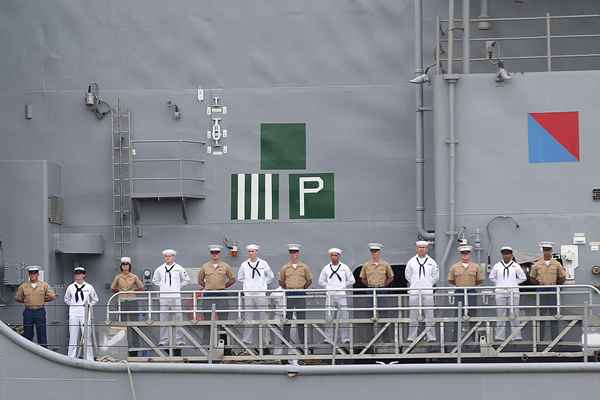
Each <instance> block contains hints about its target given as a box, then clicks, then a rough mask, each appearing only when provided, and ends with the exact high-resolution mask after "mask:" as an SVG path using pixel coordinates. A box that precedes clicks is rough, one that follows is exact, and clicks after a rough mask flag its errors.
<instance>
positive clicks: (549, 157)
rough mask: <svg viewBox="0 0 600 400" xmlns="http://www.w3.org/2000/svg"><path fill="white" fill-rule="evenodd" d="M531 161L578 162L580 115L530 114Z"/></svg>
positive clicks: (557, 113)
mask: <svg viewBox="0 0 600 400" xmlns="http://www.w3.org/2000/svg"><path fill="white" fill-rule="evenodd" d="M527 128H528V129H527V132H528V139H529V162H530V163H552V162H577V161H579V112H577V111H568V112H544V113H529V114H528V115H527Z"/></svg>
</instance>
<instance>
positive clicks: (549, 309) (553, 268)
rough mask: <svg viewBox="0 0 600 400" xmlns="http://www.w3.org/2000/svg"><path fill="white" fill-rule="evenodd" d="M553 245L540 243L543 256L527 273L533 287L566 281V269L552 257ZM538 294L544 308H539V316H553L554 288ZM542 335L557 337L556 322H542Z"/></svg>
mask: <svg viewBox="0 0 600 400" xmlns="http://www.w3.org/2000/svg"><path fill="white" fill-rule="evenodd" d="M553 245H554V243H552V242H541V243H540V248H541V249H542V253H543V256H542V258H540V259H539V260H537V261H536V262H535V264H533V266H532V267H531V270H530V271H529V280H530V281H531V283H532V284H534V285H544V286H545V285H562V284H563V283H565V280H566V279H567V271H566V269H565V268H564V267H563V266H562V265H561V264H560V263H559V262H558V261H557V260H556V259H554V258H553V257H552V248H553ZM537 291H538V292H540V305H541V306H546V307H544V308H540V315H550V316H554V315H556V314H557V310H556V303H557V301H556V298H557V294H556V288H553V287H551V288H538V289H537ZM548 322H550V331H549V332H548ZM541 328H542V335H543V337H544V338H546V337H547V334H548V333H550V335H551V336H550V340H553V339H554V338H555V337H556V336H558V321H557V320H554V321H542V323H541Z"/></svg>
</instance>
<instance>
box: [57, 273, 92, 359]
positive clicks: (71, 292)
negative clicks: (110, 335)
mask: <svg viewBox="0 0 600 400" xmlns="http://www.w3.org/2000/svg"><path fill="white" fill-rule="evenodd" d="M73 273H74V275H75V282H73V283H71V284H70V285H69V286H68V287H67V290H66V291H65V304H66V305H68V306H69V351H68V355H69V357H73V358H76V357H77V347H78V343H79V335H80V334H81V336H82V337H83V357H84V358H85V359H86V360H90V361H93V360H94V352H93V347H92V329H93V326H92V323H91V322H92V309H91V306H93V305H95V304H96V303H98V295H97V294H96V291H95V290H94V287H93V286H92V285H90V284H89V283H87V282H86V281H85V268H84V267H76V268H75V269H74V270H73ZM88 305H89V306H88Z"/></svg>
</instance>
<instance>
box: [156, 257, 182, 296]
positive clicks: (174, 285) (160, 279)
mask: <svg viewBox="0 0 600 400" xmlns="http://www.w3.org/2000/svg"><path fill="white" fill-rule="evenodd" d="M152 283H153V284H155V285H156V286H158V287H159V288H160V291H161V292H170V293H161V295H160V297H175V298H178V297H180V294H179V292H180V291H181V288H182V287H183V286H185V285H187V284H188V283H190V277H189V276H188V273H187V271H186V270H185V269H184V268H183V267H182V266H181V265H179V264H177V263H174V264H171V265H170V266H168V265H167V264H162V265H161V266H160V267H158V268H156V270H155V271H154V275H153V276H152Z"/></svg>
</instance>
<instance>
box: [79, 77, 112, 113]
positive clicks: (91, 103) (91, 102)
mask: <svg viewBox="0 0 600 400" xmlns="http://www.w3.org/2000/svg"><path fill="white" fill-rule="evenodd" d="M99 93H100V88H99V86H98V84H97V83H96V82H92V83H90V84H89V85H88V90H87V92H86V94H85V105H86V106H87V108H88V109H89V110H90V111H92V112H93V113H94V114H95V115H96V118H98V119H102V118H104V117H105V116H106V115H107V114H109V113H110V112H111V111H112V109H111V107H110V104H108V103H107V102H105V101H103V100H101V99H100V94H99Z"/></svg>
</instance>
